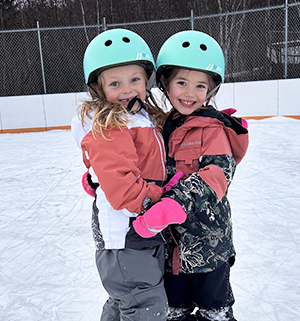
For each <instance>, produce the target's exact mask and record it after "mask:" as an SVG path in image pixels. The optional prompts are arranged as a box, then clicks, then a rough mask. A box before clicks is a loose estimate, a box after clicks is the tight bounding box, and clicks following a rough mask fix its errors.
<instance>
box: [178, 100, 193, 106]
mask: <svg viewBox="0 0 300 321" xmlns="http://www.w3.org/2000/svg"><path fill="white" fill-rule="evenodd" d="M179 101H180V103H181V105H183V106H185V107H192V106H194V105H195V104H196V102H195V101H190V100H189V101H187V100H182V99H179Z"/></svg>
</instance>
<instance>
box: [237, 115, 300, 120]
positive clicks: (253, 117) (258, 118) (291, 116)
mask: <svg viewBox="0 0 300 321" xmlns="http://www.w3.org/2000/svg"><path fill="white" fill-rule="evenodd" d="M282 116H283V117H289V118H295V119H299V120H300V115H282ZM238 117H243V116H238ZM271 117H276V116H245V117H243V118H245V119H257V120H260V119H265V118H271Z"/></svg>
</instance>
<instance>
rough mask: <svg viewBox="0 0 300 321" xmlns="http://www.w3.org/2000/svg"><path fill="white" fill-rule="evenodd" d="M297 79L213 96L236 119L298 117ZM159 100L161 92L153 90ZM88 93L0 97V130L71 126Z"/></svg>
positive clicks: (228, 88)
mask: <svg viewBox="0 0 300 321" xmlns="http://www.w3.org/2000/svg"><path fill="white" fill-rule="evenodd" d="M299 86H300V79H287V80H266V81H252V82H240V83H226V84H223V85H222V86H221V88H220V90H219V92H218V94H217V96H216V105H217V107H218V109H224V108H235V109H237V113H236V115H237V116H242V117H267V116H284V115H287V116H290V115H296V116H298V115H300V107H299V103H298V100H299V97H298V92H297V89H298V88H299ZM153 91H154V93H155V97H156V98H157V99H159V97H160V92H159V90H158V89H157V88H155V89H153ZM86 97H88V96H87V93H85V92H79V93H67V94H52V95H50V94H49V95H33V96H16V97H0V130H12V129H22V128H24V129H30V128H45V129H47V128H48V127H50V128H51V127H57V128H59V127H63V126H70V122H71V118H72V117H73V116H74V115H75V114H76V110H77V107H78V106H79V105H80V103H81V102H82V100H83V99H84V98H86Z"/></svg>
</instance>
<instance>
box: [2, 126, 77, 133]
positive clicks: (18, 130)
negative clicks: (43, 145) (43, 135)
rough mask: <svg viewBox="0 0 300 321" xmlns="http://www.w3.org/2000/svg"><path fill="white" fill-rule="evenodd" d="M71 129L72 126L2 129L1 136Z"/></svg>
mask: <svg viewBox="0 0 300 321" xmlns="http://www.w3.org/2000/svg"><path fill="white" fill-rule="evenodd" d="M70 129H71V126H52V127H32V128H13V129H1V130H0V134H19V133H36V132H46V131H49V130H70Z"/></svg>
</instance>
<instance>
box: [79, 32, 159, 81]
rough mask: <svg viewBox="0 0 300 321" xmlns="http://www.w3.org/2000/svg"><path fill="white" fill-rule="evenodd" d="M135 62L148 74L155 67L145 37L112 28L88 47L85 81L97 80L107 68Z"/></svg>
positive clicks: (85, 62)
mask: <svg viewBox="0 0 300 321" xmlns="http://www.w3.org/2000/svg"><path fill="white" fill-rule="evenodd" d="M131 63H135V64H138V65H141V66H142V67H143V68H144V69H145V70H146V72H147V74H148V76H150V75H151V74H152V72H153V71H154V69H155V62H154V59H153V56H152V53H151V51H150V49H149V47H148V45H147V43H146V42H145V40H144V39H143V38H141V37H140V36H139V35H138V34H136V33H134V32H132V31H130V30H126V29H111V30H108V31H104V32H102V33H100V34H99V35H98V36H96V37H95V38H94V39H93V40H92V41H91V42H90V43H89V45H88V47H87V48H86V51H85V54H84V58H83V70H84V77H85V82H86V84H87V85H90V84H91V83H93V82H96V81H97V77H98V76H99V75H100V73H101V72H102V71H104V70H106V69H109V68H112V67H116V66H122V65H126V64H131Z"/></svg>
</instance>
